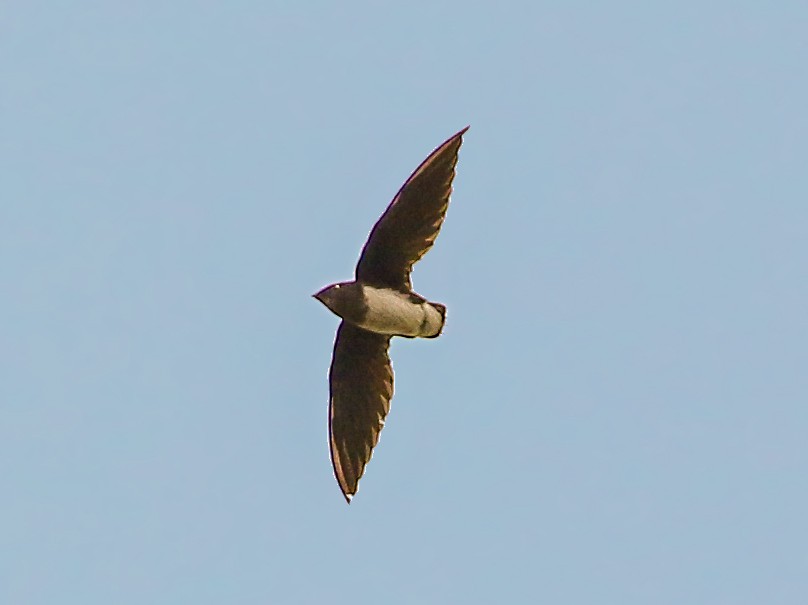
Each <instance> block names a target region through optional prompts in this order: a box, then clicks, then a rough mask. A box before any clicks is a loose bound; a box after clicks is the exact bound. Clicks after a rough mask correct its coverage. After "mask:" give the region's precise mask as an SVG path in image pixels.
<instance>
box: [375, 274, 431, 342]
mask: <svg viewBox="0 0 808 605" xmlns="http://www.w3.org/2000/svg"><path fill="white" fill-rule="evenodd" d="M363 294H364V298H365V304H367V307H368V311H367V316H366V317H365V320H364V321H363V322H362V323H361V324H359V327H361V328H365V329H366V330H370V331H371V332H377V333H379V334H392V335H395V336H413V337H414V336H423V337H429V336H435V335H436V334H438V333H440V330H441V328H442V327H443V317H442V316H441V314H440V313H439V312H438V311H437V310H436V309H435V308H434V307H433V306H432V305H430V304H429V303H428V302H423V303H420V302H413V301H412V300H411V299H410V298H409V297H408V296H407V295H406V294H402V293H401V292H396V291H395V290H387V289H382V288H373V287H370V286H365V288H364V289H363Z"/></svg>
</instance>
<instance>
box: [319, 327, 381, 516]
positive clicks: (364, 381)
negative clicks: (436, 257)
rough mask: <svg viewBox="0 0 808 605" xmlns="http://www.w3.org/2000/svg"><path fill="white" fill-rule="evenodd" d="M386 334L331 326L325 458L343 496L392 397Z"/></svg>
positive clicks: (350, 490) (352, 488)
mask: <svg viewBox="0 0 808 605" xmlns="http://www.w3.org/2000/svg"><path fill="white" fill-rule="evenodd" d="M389 344H390V336H387V335H383V334H376V333H375V332H368V331H367V330H363V329H362V328H358V327H356V326H354V325H353V324H350V323H348V322H346V321H343V322H342V323H341V324H340V326H339V329H338V330H337V338H336V342H335V343H334V357H333V359H332V360H331V371H330V373H329V382H330V386H331V399H330V402H329V406H328V437H329V441H330V446H331V462H332V464H333V465H334V474H335V475H336V477H337V481H338V482H339V486H340V489H342V493H343V494H344V495H345V499H346V500H347V501H348V502H350V501H351V498H352V497H353V495H354V494H355V493H356V490H357V489H358V484H359V479H360V478H361V477H362V474H363V473H364V472H365V466H367V463H368V461H369V460H370V456H371V453H372V452H373V448H374V446H375V445H376V443H378V441H379V433H380V432H381V430H382V427H383V426H384V418H385V416H387V412H389V411H390V399H391V398H392V397H393V368H392V366H391V365H390V357H389V356H388V354H387V349H388V346H389Z"/></svg>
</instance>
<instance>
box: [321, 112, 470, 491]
mask: <svg viewBox="0 0 808 605" xmlns="http://www.w3.org/2000/svg"><path fill="white" fill-rule="evenodd" d="M468 129H469V127H468V126H466V127H465V128H463V129H462V130H461V131H460V132H458V133H456V134H454V135H452V136H451V137H449V138H448V139H447V140H446V141H444V142H443V143H442V144H441V145H439V146H438V147H437V148H436V149H435V150H434V151H433V152H432V153H430V154H429V156H428V157H427V158H426V159H425V160H424V161H423V162H422V163H421V165H420V166H418V168H416V169H415V171H414V172H413V173H412V174H411V175H410V177H409V178H408V179H407V180H406V181H405V182H404V184H403V185H402V186H401V188H400V189H399V190H398V193H396V195H395V196H394V197H393V200H392V201H391V202H390V204H389V205H388V206H387V209H386V210H385V211H384V213H383V214H382V216H381V218H379V220H378V221H377V222H376V224H375V225H374V226H373V229H372V230H371V232H370V235H369V236H368V239H367V242H366V243H365V245H364V247H363V248H362V252H361V254H360V255H359V261H358V262H357V264H356V270H355V277H354V279H353V280H352V281H346V282H339V283H335V284H331V285H329V286H326V287H325V288H323V289H322V290H320V291H319V292H317V293H315V294H314V295H313V296H314V298H316V299H317V300H318V301H320V302H321V303H323V304H324V305H325V306H326V307H327V308H328V309H329V310H330V311H332V312H333V313H334V314H335V315H337V316H338V317H340V318H341V322H340V324H339V327H338V328H337V334H336V338H335V340H334V351H333V355H332V358H331V367H330V369H329V373H328V381H329V391H330V394H329V404H328V440H329V452H330V456H331V463H332V466H333V468H334V475H335V477H336V479H337V483H338V484H339V487H340V489H341V491H342V494H343V496H344V497H345V500H346V501H347V502H348V503H349V504H350V502H351V499H352V498H353V497H354V495H355V494H356V492H357V490H358V487H359V480H360V479H361V478H362V475H363V474H364V472H365V468H366V466H367V464H368V461H369V460H370V457H371V454H372V453H373V448H374V447H375V446H376V444H377V443H378V441H379V434H380V433H381V430H382V428H383V427H384V423H385V418H386V417H387V414H388V412H389V411H390V401H391V399H392V398H393V367H392V364H391V362H390V356H389V353H388V349H389V346H390V339H391V338H392V337H393V336H403V337H405V338H437V337H438V336H439V335H440V334H441V332H442V331H443V326H444V323H445V322H446V306H445V305H443V304H441V303H437V302H431V301H429V300H427V299H426V298H424V297H423V296H421V295H419V294H416V293H415V292H414V291H413V288H412V280H411V277H410V273H411V272H412V267H413V265H414V264H415V263H416V262H417V261H418V260H420V259H421V258H422V257H423V256H424V254H426V253H427V251H428V250H429V249H430V248H431V247H432V245H433V244H434V243H435V238H437V236H438V232H439V231H440V228H441V226H442V225H443V221H444V219H445V217H446V211H447V209H448V206H449V196H450V194H451V192H452V180H453V179H454V175H455V167H456V165H457V156H458V151H459V149H460V145H461V143H462V141H463V135H464V134H465V132H466V131H467V130H468Z"/></svg>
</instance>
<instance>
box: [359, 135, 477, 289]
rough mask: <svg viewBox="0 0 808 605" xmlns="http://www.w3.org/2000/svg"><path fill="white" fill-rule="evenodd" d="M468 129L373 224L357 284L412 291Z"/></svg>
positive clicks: (423, 168) (439, 151)
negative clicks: (417, 266)
mask: <svg viewBox="0 0 808 605" xmlns="http://www.w3.org/2000/svg"><path fill="white" fill-rule="evenodd" d="M467 130H468V126H466V128H464V129H463V130H461V131H460V132H458V133H457V134H455V135H454V136H452V137H450V138H449V139H448V140H447V141H446V142H445V143H443V144H442V145H441V146H440V147H438V148H437V149H435V151H433V152H432V153H431V154H430V155H429V157H428V158H427V159H425V160H424V161H423V163H422V164H421V165H420V166H418V168H417V169H416V170H415V172H413V173H412V175H411V176H410V178H408V179H407V182H405V183H404V185H402V187H401V189H399V191H398V193H397V194H396V196H395V197H394V198H393V201H392V202H390V205H389V206H388V207H387V210H385V211H384V214H382V216H381V218H380V219H379V220H378V221H377V222H376V224H375V225H374V227H373V230H372V231H371V232H370V237H368V241H367V243H366V244H365V247H364V248H363V249H362V254H361V255H360V257H359V262H358V263H357V265H356V279H357V280H358V281H362V282H365V283H368V284H370V285H374V286H380V287H387V288H394V289H396V290H401V291H409V290H411V289H412V284H411V283H410V271H411V270H412V266H413V265H414V264H415V263H416V262H417V261H418V260H419V259H420V258H421V257H422V256H423V255H424V254H426V252H427V250H429V249H430V248H431V247H432V244H433V243H434V242H435V238H436V237H438V231H440V227H441V225H442V224H443V219H444V217H445V216H446V209H447V208H448V206H449V194H450V193H451V192H452V179H453V178H454V173H455V165H456V164H457V152H458V150H459V149H460V144H461V143H462V138H463V133H464V132H466V131H467Z"/></svg>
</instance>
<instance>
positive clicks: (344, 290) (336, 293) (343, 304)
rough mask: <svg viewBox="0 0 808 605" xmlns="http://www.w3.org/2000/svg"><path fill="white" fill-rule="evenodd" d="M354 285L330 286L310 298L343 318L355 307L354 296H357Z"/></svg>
mask: <svg viewBox="0 0 808 605" xmlns="http://www.w3.org/2000/svg"><path fill="white" fill-rule="evenodd" d="M356 285H357V284H356V282H340V283H338V284H331V285H330V286H326V287H325V288H323V289H322V290H320V291H319V292H317V293H316V294H313V295H312V296H314V298H316V299H317V300H319V301H320V302H321V303H323V304H324V305H325V306H326V307H328V308H329V309H330V310H331V311H332V312H333V313H336V314H337V315H339V316H340V317H345V314H346V313H350V309H351V307H352V306H354V305H355V302H356V296H357V294H358V292H357V291H356ZM360 297H361V294H360Z"/></svg>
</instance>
